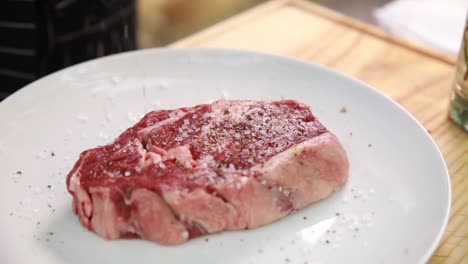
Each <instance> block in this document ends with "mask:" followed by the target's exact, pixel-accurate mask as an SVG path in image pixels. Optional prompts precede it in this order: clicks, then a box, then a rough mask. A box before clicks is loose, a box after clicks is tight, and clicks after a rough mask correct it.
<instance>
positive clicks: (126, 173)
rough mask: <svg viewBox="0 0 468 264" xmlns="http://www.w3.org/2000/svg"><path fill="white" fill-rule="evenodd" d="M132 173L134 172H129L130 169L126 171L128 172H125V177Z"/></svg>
mask: <svg viewBox="0 0 468 264" xmlns="http://www.w3.org/2000/svg"><path fill="white" fill-rule="evenodd" d="M130 175H132V173H131V172H129V171H126V172H125V173H124V176H125V177H128V176H130Z"/></svg>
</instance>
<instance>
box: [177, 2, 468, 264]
mask: <svg viewBox="0 0 468 264" xmlns="http://www.w3.org/2000/svg"><path fill="white" fill-rule="evenodd" d="M170 46H171V47H218V48H240V49H246V50H256V51H261V52H269V53H275V54H280V55H284V56H289V57H295V58H298V59H302V60H306V61H311V62H314V63H318V64H322V65H325V66H328V67H331V68H334V69H336V70H338V71H341V72H343V73H345V74H347V75H350V76H354V77H355V78H357V79H360V80H362V81H364V82H366V83H368V84H370V85H372V86H373V87H375V88H377V89H378V90H380V91H383V92H384V93H385V94H387V95H389V96H390V97H392V98H393V99H395V100H396V101H397V102H398V103H399V104H401V105H402V106H403V107H404V108H406V109H407V110H408V111H410V112H411V113H412V114H413V115H414V116H415V117H416V118H417V119H418V120H419V121H420V122H421V123H422V124H423V125H424V126H425V127H426V128H427V130H428V131H429V132H430V133H431V135H432V137H433V138H434V139H435V141H436V143H437V145H438V146H439V148H440V149H441V151H442V153H443V155H444V158H445V161H446V163H447V166H448V168H449V172H450V175H451V183H452V195H453V197H452V211H451V218H450V222H449V224H448V227H447V230H446V232H445V235H444V238H443V240H442V242H441V245H440V246H439V248H438V249H437V251H436V252H435V254H434V255H433V256H432V258H431V261H430V262H429V263H457V264H458V263H468V182H467V180H466V179H467V178H468V133H465V132H463V131H462V130H461V129H459V128H458V127H456V126H455V125H454V124H453V123H452V122H451V121H450V120H449V119H448V115H447V113H448V104H449V94H450V89H451V85H452V82H453V79H454V75H455V71H454V67H455V66H454V65H455V58H453V57H449V56H444V55H441V54H437V53H435V52H433V51H430V50H426V49H423V48H421V47H418V46H415V45H412V44H409V43H406V42H404V41H403V40H400V39H397V38H395V37H392V36H389V35H387V34H385V33H384V32H382V31H380V30H379V29H376V28H374V27H372V26H369V25H366V24H363V23H361V22H358V21H356V20H353V19H351V18H349V17H346V16H344V15H341V14H339V13H335V12H333V11H331V10H328V9H325V8H323V7H320V6H317V5H314V4H312V3H309V2H306V1H302V0H292V1H286V0H274V1H271V2H268V3H266V4H263V5H261V6H258V7H256V8H254V9H251V10H249V11H247V12H245V13H242V14H240V15H238V16H235V17H233V18H230V19H228V20H226V21H224V22H222V23H220V24H217V25H215V26H213V27H211V28H208V29H206V30H204V31H202V32H200V33H197V34H195V35H193V36H190V37H188V38H186V39H183V40H181V41H178V42H176V43H174V44H172V45H170ZM422 184H423V183H422Z"/></svg>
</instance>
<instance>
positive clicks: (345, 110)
mask: <svg viewBox="0 0 468 264" xmlns="http://www.w3.org/2000/svg"><path fill="white" fill-rule="evenodd" d="M347 112H348V109H346V106H343V107H341V109H340V113H347Z"/></svg>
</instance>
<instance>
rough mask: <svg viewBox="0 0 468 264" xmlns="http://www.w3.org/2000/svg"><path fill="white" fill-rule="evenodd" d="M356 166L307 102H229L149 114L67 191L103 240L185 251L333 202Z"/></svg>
mask: <svg viewBox="0 0 468 264" xmlns="http://www.w3.org/2000/svg"><path fill="white" fill-rule="evenodd" d="M348 169H349V164H348V159H347V156H346V153H345V151H344V149H343V147H342V146H341V144H340V143H339V141H338V139H337V138H336V137H335V136H334V135H333V134H332V133H330V132H329V131H328V130H327V129H326V128H325V127H324V126H323V125H322V124H321V123H320V122H319V121H318V120H317V119H316V118H315V117H314V116H313V115H312V113H311V111H310V109H309V108H308V107H307V106H305V105H304V104H302V103H299V102H297V101H292V100H283V101H273V102H262V101H225V100H222V101H217V102H214V103H212V104H204V105H197V106H194V107H187V108H180V109H175V110H159V111H154V112H150V113H148V114H147V115H146V116H145V117H143V119H141V120H140V121H139V122H138V123H137V124H136V125H135V126H133V127H131V128H129V129H127V130H126V131H125V132H124V133H122V134H121V135H120V136H119V137H118V138H117V139H116V140H115V141H114V142H113V143H111V144H109V145H106V146H103V147H98V148H94V149H90V150H86V151H84V152H83V153H82V154H81V155H80V159H79V160H78V162H77V163H76V164H75V166H74V168H73V169H72V171H71V172H70V173H69V175H68V178H67V186H68V191H69V192H70V193H71V194H72V195H73V209H74V212H75V213H76V214H77V215H78V217H79V219H80V222H81V223H82V224H83V225H84V226H85V227H86V228H88V229H89V230H91V231H94V232H96V233H97V234H98V235H100V236H101V237H103V238H105V239H117V238H121V237H123V238H125V237H127V238H129V237H141V238H143V239H148V240H152V241H155V242H158V243H161V244H179V243H183V242H185V241H187V240H188V239H190V238H193V237H197V236H200V235H205V234H210V233H215V232H220V231H222V230H237V229H250V228H256V227H259V226H262V225H266V224H269V223H271V222H273V221H275V220H277V219H279V218H282V217H284V216H286V215H288V214H289V213H291V212H293V211H295V210H299V209H301V208H304V207H306V206H307V205H309V204H311V203H313V202H316V201H318V200H321V199H323V198H325V197H327V196H328V195H330V194H331V193H332V192H333V191H335V190H336V189H338V188H340V187H341V186H342V185H344V184H345V182H346V180H347V177H348Z"/></svg>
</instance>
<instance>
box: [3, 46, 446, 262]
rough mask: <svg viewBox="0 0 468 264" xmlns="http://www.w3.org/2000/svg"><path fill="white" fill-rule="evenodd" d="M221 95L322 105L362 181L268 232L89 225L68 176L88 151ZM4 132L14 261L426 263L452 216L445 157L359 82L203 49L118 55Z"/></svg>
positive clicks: (85, 70) (39, 92)
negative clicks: (154, 235) (154, 231)
mask: <svg viewBox="0 0 468 264" xmlns="http://www.w3.org/2000/svg"><path fill="white" fill-rule="evenodd" d="M222 97H224V98H229V99H262V100H267V99H281V98H291V99H298V100H300V101H302V102H304V103H306V104H308V105H310V106H311V107H312V110H313V112H314V113H315V114H316V115H317V116H318V117H319V119H320V120H321V121H322V123H323V124H325V125H326V126H327V127H328V128H329V129H330V130H331V131H332V132H334V133H335V134H336V135H337V136H338V137H339V138H340V140H341V142H342V144H343V145H344V147H345V149H346V150H347V152H348V155H349V158H350V162H351V172H350V179H349V183H348V184H347V185H346V187H345V188H343V189H342V190H341V191H339V192H337V193H335V194H334V195H333V196H331V197H330V198H328V199H326V200H324V201H322V202H319V203H317V204H314V205H312V206H310V207H308V208H306V209H305V210H302V211H300V212H297V213H295V214H293V215H291V216H288V217H286V218H284V219H282V220H280V221H277V222H275V223H273V224H271V225H268V226H266V227H262V228H258V229H256V230H249V231H236V232H225V233H221V234H217V235H211V236H208V237H203V238H199V239H194V240H191V241H189V242H188V243H185V244H183V245H180V246H172V247H165V246H160V245H157V244H154V243H151V242H147V241H143V240H119V241H112V242H108V241H104V240H102V239H101V238H99V237H98V236H96V235H95V234H93V233H91V232H88V231H86V230H85V229H84V228H83V227H82V226H81V225H80V224H79V222H78V220H77V218H76V217H75V215H73V213H72V210H71V197H70V195H68V193H66V189H65V183H64V179H65V177H66V174H67V172H68V171H69V169H70V168H71V166H72V165H73V163H74V162H75V161H76V160H77V158H78V154H79V153H80V152H81V151H83V150H85V149H87V148H90V147H93V146H96V145H98V144H104V143H106V142H109V141H110V140H111V139H112V138H114V137H115V136H117V135H118V134H119V133H120V132H121V131H123V130H124V129H125V128H127V127H128V126H130V125H131V124H133V123H135V122H136V121H137V119H138V118H139V117H140V116H141V115H142V114H143V113H145V112H147V111H150V110H151V109H157V108H174V107H180V106H190V105H194V104H199V103H206V102H210V101H212V100H214V99H219V98H222ZM343 107H345V108H346V112H345V113H343V112H342V111H340V110H341V109H342V108H343ZM0 124H1V129H0V162H1V166H0V175H1V179H0V201H1V202H0V203H1V205H0V234H1V236H0V260H1V263H40V264H42V263H48V264H54V263H87V264H92V263H113V264H118V263H139V264H140V263H255V264H256V263H288V262H290V263H422V262H424V261H426V260H427V259H428V258H429V257H430V255H431V254H432V252H433V251H434V249H435V248H436V246H437V244H438V242H439V241H440V238H441V235H442V233H443V230H444V228H445V226H446V223H447V218H448V214H449V210H450V183H449V177H448V173H447V169H446V167H445V164H444V161H443V159H442V156H441V154H440V152H439V151H438V149H437V147H436V145H435V144H434V142H433V141H432V139H431V138H430V136H429V135H428V134H427V132H426V130H425V129H424V128H423V127H422V126H421V125H420V124H419V123H418V122H417V121H416V120H415V119H414V118H413V117H411V116H410V114H409V113H408V112H406V111H405V110H403V109H402V108H401V107H399V106H398V105H397V104H395V103H394V102H393V101H391V100H390V99H388V98H386V97H385V96H383V95H382V94H380V93H378V92H376V91H375V90H373V89H372V88H370V87H368V86H366V85H364V84H362V83H360V82H358V81H355V80H352V79H350V78H348V77H345V76H343V75H340V74H338V73H336V72H334V71H331V70H328V69H325V68H323V67H320V66H317V65H312V64H307V63H303V62H299V61H295V60H291V59H286V58H281V57H276V56H270V55H262V54H258V53H249V52H242V51H232V50H199V49H193V50H167V49H160V50H158V49H156V50H145V51H137V52H131V53H126V54H121V55H117V56H110V57H107V58H104V59H99V60H94V61H91V62H88V63H84V64H80V65H78V66H75V67H71V68H68V69H65V70H63V71H60V72H57V73H55V74H52V75H50V76H48V77H45V78H43V79H41V80H39V81H36V82H34V83H32V84H30V85H28V86H27V87H25V88H23V89H21V90H20V91H18V92H17V93H15V94H14V95H12V96H11V97H9V98H7V99H6V100H5V101H3V102H2V103H0ZM52 153H53V154H52ZM19 172H21V174H20V175H19ZM206 238H208V241H206Z"/></svg>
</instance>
